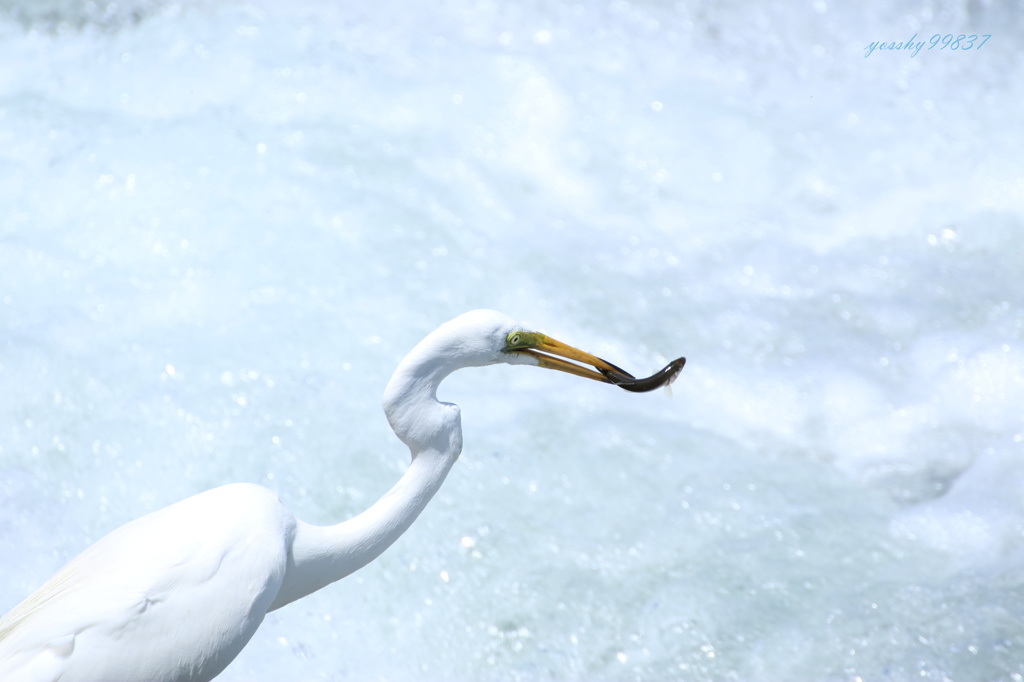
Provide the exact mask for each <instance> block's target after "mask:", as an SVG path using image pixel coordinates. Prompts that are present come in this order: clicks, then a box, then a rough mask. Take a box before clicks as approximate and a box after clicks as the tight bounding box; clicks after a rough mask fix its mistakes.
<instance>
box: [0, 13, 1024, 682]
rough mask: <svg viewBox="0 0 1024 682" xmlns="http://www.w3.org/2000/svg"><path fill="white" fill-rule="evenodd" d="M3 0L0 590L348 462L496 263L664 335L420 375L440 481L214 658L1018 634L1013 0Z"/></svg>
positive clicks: (1006, 671) (573, 323) (532, 307)
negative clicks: (763, 1)
mask: <svg viewBox="0 0 1024 682" xmlns="http://www.w3.org/2000/svg"><path fill="white" fill-rule="evenodd" d="M0 8H3V12H4V17H5V18H4V19H3V20H2V21H0V65H2V66H0V216H2V218H0V387H2V388H3V390H2V391H0V575H2V577H3V579H2V580H0V610H6V609H7V608H9V607H12V606H14V605H15V604H16V603H17V602H18V601H20V600H21V599H22V598H24V597H25V596H26V595H28V594H29V593H30V592H31V591H32V590H33V589H35V588H36V587H37V586H38V585H39V584H40V583H41V582H42V581H43V580H44V579H45V578H46V577H48V576H49V575H50V574H51V573H52V572H53V571H55V570H56V569H58V568H59V567H60V566H61V565H62V564H63V563H64V562H66V561H67V560H68V559H70V558H71V557H73V556H74V555H75V554H76V553H77V552H79V551H80V550H81V549H83V548H84V547H85V546H87V545H88V544H89V543H90V542H92V541H94V540H96V539H98V538H99V537H101V536H102V535H103V534H105V533H106V532H108V531H110V530H112V529H113V528H115V527H117V526H118V525H120V524H121V523H124V522H125V521H127V520H129V519H132V518H135V517H137V516H140V515H142V514H144V513H146V512H148V511H150V510H152V509H155V508H158V507H160V506H162V505H164V504H168V503H170V502H173V501H175V500H178V499H180V498H182V497H185V496H187V495H190V494H193V493H196V492H199V491H201V490H204V489H207V488H210V487H213V486H216V485H220V484H222V483H227V482H231V481H254V482H259V483H262V484H264V485H267V486H268V487H270V488H272V489H274V490H275V491H277V492H278V493H279V494H280V495H281V497H282V499H284V500H285V501H286V502H287V503H288V504H289V506H290V507H291V508H292V509H293V510H294V511H295V512H296V514H297V515H299V516H300V517H301V518H304V519H306V520H309V521H314V522H320V523H328V522H334V521H337V520H341V519H343V518H345V517H347V516H349V515H351V514H354V513H356V512H358V511H360V510H361V509H363V508H365V507H366V506H368V505H369V504H370V503H371V502H372V501H373V500H375V499H376V498H377V496H379V495H380V494H382V493H383V492H384V491H385V490H387V489H388V487H389V486H390V485H391V484H392V483H393V482H394V480H396V479H397V477H398V476H400V475H401V473H402V471H404V468H405V466H406V463H407V460H408V454H407V453H406V452H405V451H404V450H403V448H402V446H401V444H400V443H399V442H398V441H397V439H396V438H395V437H394V436H393V435H392V434H391V433H390V430H389V429H388V426H387V422H386V420H385V419H384V417H383V414H382V413H381V411H380V407H379V403H380V395H381V393H382V391H383V387H384V384H385V383H386V381H387V378H388V377H389V376H390V373H391V370H392V369H393V367H394V365H395V364H396V363H397V361H398V359H399V358H400V357H401V356H402V355H403V354H404V353H405V352H406V351H407V350H409V349H410V348H411V347H412V346H413V345H414V344H415V343H416V341H418V340H419V339H420V338H421V337H422V336H424V335H425V334H426V333H427V332H429V331H430V330H431V329H433V328H434V327H435V326H437V325H438V324H440V323H441V322H443V321H445V320H447V319H449V318H451V317H454V316H455V315H457V314H458V313H460V312H463V311H465V310H468V309H472V308H477V307H489V308H496V309H498V310H501V311H503V312H505V313H507V314H509V315H512V316H514V317H516V318H518V319H520V320H521V321H523V322H524V323H526V324H528V325H530V326H533V327H535V328H537V329H539V330H542V331H545V332H547V333H550V334H551V335H553V336H555V337H556V338H559V339H562V340H564V341H566V342H568V343H571V344H573V345H577V346H579V347H581V348H584V349H586V350H589V351H591V352H594V353H596V354H598V355H601V356H603V357H607V358H608V359H609V360H611V361H612V362H615V363H617V364H620V365H622V366H624V367H626V368H627V369H629V370H631V371H633V372H635V373H637V374H638V375H646V374H648V373H651V372H653V371H655V370H656V369H658V368H659V367H661V366H662V365H663V364H664V363H665V362H666V361H667V360H668V359H671V358H673V357H676V356H678V355H686V356H687V358H688V363H687V366H686V369H685V370H684V372H683V374H682V375H681V377H680V379H679V380H678V381H677V382H676V383H675V384H674V385H673V387H672V395H671V396H670V397H668V396H666V395H665V393H664V392H658V393H657V394H652V395H631V394H627V393H624V392H621V391H615V390H613V389H612V388H611V387H606V386H600V385H597V384H594V383H591V382H583V381H579V380H574V379H572V378H570V377H567V376H562V375H558V376H549V375H552V374H555V373H548V372H541V371H538V370H535V369H531V368H520V367H512V368H510V367H495V368H488V369H485V370H472V371H471V370H467V371H465V372H462V373H459V374H456V375H455V376H453V377H451V379H449V380H448V381H447V382H446V384H445V385H444V386H443V387H442V397H443V398H445V399H448V400H453V401H455V402H458V403H460V404H461V405H462V407H463V422H464V426H465V443H466V445H465V450H464V452H463V456H462V459H461V460H460V462H459V463H458V464H457V465H456V467H455V469H454V470H453V472H452V474H451V476H450V478H449V480H448V481H447V482H446V484H445V486H444V487H443V488H442V491H441V492H440V494H439V495H438V497H437V498H436V499H435V500H434V501H433V502H432V504H431V506H430V507H429V508H428V510H427V511H426V512H425V513H424V515H423V516H422V517H421V519H420V520H418V521H417V523H416V524H415V525H414V526H413V528H412V529H411V530H410V531H409V533H407V535H406V536H405V537H403V538H402V539H401V540H400V541H399V542H398V543H397V544H396V545H395V546H394V547H393V548H392V549H390V550H389V551H388V552H387V553H386V554H385V555H384V556H383V557H381V559H379V560H378V561H377V562H375V563H374V564H372V565H371V566H369V567H367V568H366V569H364V570H362V571H361V572H359V573H358V574H356V575H354V576H352V577H350V578H349V579H346V580H345V581H342V582H341V583H339V584H337V585H334V586H332V587H330V588H328V589H326V590H324V591H322V592H321V593H318V594H316V595H314V596H312V597H310V598H307V599H305V600H303V601H301V602H298V603H296V604H293V605H291V606H289V607H286V608H285V609H282V610H281V611H279V612H275V613H273V614H271V615H270V616H269V617H268V619H267V621H266V622H265V623H264V625H263V627H262V628H261V630H260V631H259V633H257V635H256V637H255V638H254V639H253V641H252V642H251V643H250V645H249V646H248V648H247V649H246V650H245V652H243V654H242V655H241V656H240V657H239V659H238V660H237V661H235V663H234V664H233V665H232V666H231V667H230V668H229V669H228V670H227V671H226V672H225V673H224V674H223V675H222V677H221V678H220V679H224V680H318V679H325V680H348V679H351V680H368V679H379V680H424V679H426V680H626V679H638V680H672V679H678V680H723V679H736V680H782V679H785V680H857V679H863V680H883V679H893V680H902V679H911V678H914V679H919V678H924V679H952V680H965V681H967V680H1017V679H1021V676H1022V675H1024V622H1022V620H1021V619H1022V617H1024V457H1022V456H1024V444H1022V441H1024V408H1022V406H1024V343H1022V326H1024V313H1022V309H1024V308H1022V306H1024V287H1022V286H1021V284H1020V281H1021V273H1022V272H1024V250H1022V248H1021V246H1020V241H1021V235H1022V234H1024V171H1022V165H1021V159H1024V136H1022V134H1021V127H1020V125H1021V121H1022V120H1024V91H1022V87H1024V86H1022V85H1021V83H1024V78H1022V68H1021V50H1020V48H1019V47H1018V46H1019V45H1021V44H1024V43H1022V40H1024V19H1022V17H1021V15H1020V13H1019V11H1017V10H1008V9H1003V8H1002V7H992V8H988V9H986V8H984V7H981V6H980V5H978V4H977V3H973V4H968V3H964V4H953V5H949V6H943V7H938V6H935V7H933V6H932V5H930V4H928V3H914V2H907V3H899V4H897V5H896V6H893V5H891V4H890V3H877V4H876V5H863V4H862V5H858V6H857V8H855V9H841V8H838V7H834V6H832V4H830V3H826V2H817V3H809V4H807V5H806V6H801V7H797V6H795V5H794V6H778V7H777V6H771V7H766V8H759V9H750V8H747V7H746V6H745V5H744V4H743V3H715V4H713V5H710V6H704V5H701V4H697V3H694V4H693V5H692V6H690V5H686V4H679V5H676V6H671V7H669V6H665V5H663V4H662V3H625V2H614V3H609V4H607V5H602V6H600V7H591V6H589V5H572V4H568V3H563V4H557V5H554V4H550V3H519V4H515V5H502V4H498V3H486V2H482V3H476V4H468V3H432V4H430V5H429V6H427V5H423V6H422V7H419V6H413V5H411V4H407V3H400V2H378V3H374V4H373V5H372V7H354V6H352V7H350V6H345V5H339V4H338V3H326V2H323V3H320V2H312V1H310V2H300V3H272V2H263V3H260V2H248V3H223V2H183V3H166V2H157V1H153V2H141V1H138V0H136V1H135V2H120V3H117V4H116V5H114V4H110V5H105V6H101V5H99V4H93V3H89V4H87V5H85V6H83V7H74V6H72V5H71V4H70V3H69V4H67V5H65V4H64V3H61V2H57V1H54V2H23V3H17V2H11V1H8V2H4V3H2V4H0ZM961 33H962V34H965V35H971V34H975V35H985V34H988V35H990V36H991V37H990V38H989V39H988V40H987V42H986V43H985V44H984V45H983V46H981V47H980V48H977V47H975V48H973V49H971V50H964V49H960V50H957V51H953V50H951V49H949V48H945V49H942V48H939V47H938V46H936V47H934V48H931V49H929V48H928V46H927V42H928V41H929V40H930V38H931V37H932V36H934V35H939V36H944V35H946V34H956V35H959V34H961ZM912 36H916V38H915V41H925V42H926V46H925V47H924V48H923V49H921V50H920V51H919V52H917V54H916V56H913V55H912V54H911V53H910V52H907V51H906V50H903V51H900V50H881V51H879V50H876V51H874V52H872V53H871V54H870V55H869V56H867V57H865V51H866V48H867V46H868V45H869V44H870V43H872V42H881V41H885V42H887V43H895V42H904V41H909V39H911V37H912ZM977 42H980V39H979V40H978V41H977ZM938 43H939V44H941V39H940V41H938ZM963 44H966V41H965V42H964V43H963Z"/></svg>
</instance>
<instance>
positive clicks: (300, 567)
mask: <svg viewBox="0 0 1024 682" xmlns="http://www.w3.org/2000/svg"><path fill="white" fill-rule="evenodd" d="M429 339H430V337H427V339H424V341H423V342H421V343H420V345H419V346H417V347H416V348H415V349H413V352H411V353H410V354H409V355H408V356H407V357H406V358H405V360H403V361H402V363H401V364H399V366H398V368H397V369H396V370H395V373H394V375H393V376H392V377H391V381H390V382H388V387H387V389H386V391H385V394H384V411H385V413H386V414H387V417H388V421H389V422H390V423H391V427H392V428H393V429H394V431H395V434H396V435H397V436H398V437H399V438H400V439H401V440H402V441H403V442H404V443H405V444H406V445H408V446H409V450H410V452H411V454H412V463H411V464H410V465H409V469H408V470H407V471H406V472H405V474H403V475H402V477H401V478H400V479H399V480H398V482H397V483H396V484H395V485H394V487H392V488H391V490H389V491H388V492H387V493H385V494H384V496H383V497H381V498H380V499H379V500H377V502H375V503H374V504H373V505H372V506H371V507H370V508H369V509H367V510H366V511H364V512H363V513H361V514H359V515H357V516H354V517H352V518H351V519H349V520H347V521H344V522H342V523H339V524H337V525H334V526H314V525H312V524H308V523H303V522H301V521H299V522H297V524H296V529H295V537H294V538H293V539H292V543H291V551H290V553H289V559H288V567H287V570H286V572H285V576H284V580H283V582H282V584H281V588H280V590H279V591H278V594H277V597H276V598H275V599H274V602H273V604H271V607H270V610H274V609H278V608H280V607H282V606H284V605H285V604H289V603H291V602H293V601H295V600H296V599H300V598H301V597H304V596H306V595H308V594H311V593H313V592H315V591H317V590H319V589H320V588H322V587H324V586H326V585H329V584H330V583H332V582H335V581H337V580H340V579H342V578H344V577H345V576H347V575H349V574H350V573H352V572H354V571H356V570H358V569H360V568H362V567H363V566H365V565H366V564H368V563H370V562H371V561H373V560H374V559H376V558H377V557H378V556H380V555H381V553H383V552H384V550H386V549H387V548H388V547H390V546H391V545H392V544H393V543H394V542H395V540H397V539H398V538H399V537H401V535H402V533H404V532H405V531H406V530H408V528H409V526H410V525H412V522H413V521H415V520H416V518H417V517H418V516H419V515H420V512H422V511H423V509H424V508H425V507H426V506H427V503H428V502H430V500H431V498H433V497H434V494H435V493H436V492H437V491H438V490H439V489H440V487H441V484H442V483H444V479H445V478H446V477H447V476H448V472H449V471H451V468H452V465H454V464H455V461H456V460H457V459H458V458H459V454H460V453H461V451H462V425H461V418H460V414H459V408H458V406H457V405H453V404H451V403H442V402H439V401H438V400H437V397H436V395H437V387H438V385H439V384H440V383H441V381H442V380H443V379H444V377H446V376H447V375H448V374H450V373H451V372H452V371H453V370H454V369H456V368H455V367H443V366H441V367H439V366H438V364H437V363H436V355H434V354H431V353H427V352H422V351H423V349H422V348H421V347H422V346H424V344H425V343H426V342H427V341H428V340H429ZM431 355H434V357H433V358H432V357H431ZM432 360H433V361H432Z"/></svg>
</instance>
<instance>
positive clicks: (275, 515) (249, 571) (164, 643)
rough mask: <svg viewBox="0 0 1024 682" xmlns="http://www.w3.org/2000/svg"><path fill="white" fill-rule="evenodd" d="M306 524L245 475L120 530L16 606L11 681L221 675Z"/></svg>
mask: <svg viewBox="0 0 1024 682" xmlns="http://www.w3.org/2000/svg"><path fill="white" fill-rule="evenodd" d="M296 527H297V522H296V519H295V517H294V516H292V515H291V513H290V512H289V511H288V510H287V509H286V508H285V507H284V505H283V504H281V501H280V500H278V499H277V496H276V495H274V493H272V492H271V491H269V490H267V489H266V488H263V487H260V486H257V485H251V484H245V483H236V484H232V485H226V486H223V487H221V488H215V489H213V490H209V491H206V492H204V493H200V494H199V495H195V496H193V497H190V498H188V499H185V500H182V501H181V502H178V503H177V504H173V505H171V506H169V507H165V508H164V509H161V510H159V511H156V512H153V513H152V514H148V515H146V516H143V517H141V518H138V519H136V520H134V521H132V522H130V523H128V524H126V525H124V526H122V527H120V528H118V529H117V530H115V531H113V532H112V533H110V534H109V535H107V536H106V537H104V538H103V539H101V540H100V541H98V542H97V543H96V544H94V545H92V546H91V547H89V548H88V549H87V550H85V551H84V552H83V553H82V554H80V555H79V556H78V557H76V558H75V559H74V560H72V561H71V563H69V564H68V565H67V566H65V567H64V568H63V569H62V570H61V571H60V572H59V573H57V575H55V576H54V577H53V578H52V579H50V581H49V582H47V583H46V584H45V585H44V586H43V587H42V588H41V589H40V590H39V591H38V592H37V593H36V595H35V597H34V598H30V599H29V600H28V601H26V602H24V603H23V604H22V605H21V606H19V607H17V608H16V609H15V610H14V611H12V612H11V613H10V614H8V617H13V618H11V622H10V624H9V629H8V630H6V631H2V632H0V638H2V640H0V642H2V645H0V651H2V652H3V658H0V679H2V680H4V682H15V681H18V682H21V681H22V680H24V682H44V681H49V680H58V679H59V680H60V681H61V682H103V681H104V680H109V681H110V682H115V680H152V681H153V682H164V681H166V682H178V681H184V680H209V679H212V678H213V677H214V676H215V675H217V674H218V673H220V672H221V671H222V670H223V669H224V668H225V667H226V666H227V665H228V663H230V662H231V661H232V660H233V659H234V658H235V656H237V655H238V652H240V651H241V650H242V647H243V646H245V644H246V642H248V641H249V639H250V638H251V637H252V635H253V633H255V632H256V628H257V627H259V624H260V623H261V622H262V621H263V617H264V615H265V614H266V613H267V611H268V610H269V608H270V605H271V603H272V602H273V600H274V598H275V597H276V596H277V594H278V591H279V589H280V586H281V583H282V581H283V580H284V576H285V572H286V570H287V565H288V554H289V550H290V544H291V541H292V539H293V538H294V537H295V534H296ZM6 620H7V619H6V618H5V623H4V625H7V622H6ZM115 644H116V650H115V649H114V645H115ZM115 651H116V653H115ZM182 652H188V654H187V656H183V655H182ZM111 657H116V661H112V660H111ZM112 665H116V676H111V675H112V672H111V666H112Z"/></svg>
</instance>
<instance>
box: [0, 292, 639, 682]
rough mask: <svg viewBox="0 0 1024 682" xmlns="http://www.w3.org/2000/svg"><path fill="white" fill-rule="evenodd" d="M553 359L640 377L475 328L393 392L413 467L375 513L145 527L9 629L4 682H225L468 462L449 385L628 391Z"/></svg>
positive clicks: (221, 512) (397, 423)
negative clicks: (269, 634)
mask: <svg viewBox="0 0 1024 682" xmlns="http://www.w3.org/2000/svg"><path fill="white" fill-rule="evenodd" d="M547 353H551V354H554V355H560V356H562V357H568V358H572V359H574V360H577V361H579V362H586V363H588V364H590V365H592V366H594V367H597V368H598V369H599V370H600V371H602V372H603V371H604V370H610V371H612V372H614V373H615V374H614V377H616V378H619V379H624V378H625V377H626V376H628V375H625V374H623V373H622V371H621V370H619V369H618V368H616V367H615V366H614V365H609V364H608V363H606V362H605V361H603V360H601V359H600V358H596V357H594V356H592V355H589V354H586V353H583V352H581V351H578V350H576V349H574V348H572V347H570V346H565V344H561V343H560V342H557V341H555V340H554V339H550V338H548V337H545V336H544V335H542V334H537V333H535V332H528V331H525V330H523V329H522V327H520V326H519V325H517V324H516V323H514V322H513V321H512V320H510V319H509V318H507V317H505V316H504V315H501V314H500V313H495V312H493V311H475V312H471V313H466V314H465V315H461V316H459V317H457V318H455V319H454V320H452V321H451V322H448V323H446V324H445V325H442V326H441V327H439V328H438V329H437V330H436V331H434V332H433V333H432V334H430V335H429V336H427V337H426V338H425V339H424V340H423V341H421V342H420V343H419V344H418V345H417V346H416V347H415V348H414V349H413V350H412V351H411V352H410V353H409V355H407V356H406V358H405V359H404V360H403V361H402V362H401V363H400V364H399V366H398V368H397V369H396V370H395V373H394V375H393V376H392V378H391V381H390V382H389V383H388V386H387V389H386V390H385V394H384V411H385V413H386V414H387V417H388V420H389V422H390V423H391V426H392V428H393V429H394V430H395V433H396V434H397V435H398V436H399V438H401V440H402V441H403V442H404V443H405V444H406V445H408V446H409V449H410V451H411V453H412V463H411V465H410V467H409V469H408V470H407V471H406V473H405V474H404V475H403V476H402V477H401V479H399V481H398V482H397V483H396V484H395V486H394V487H393V488H392V489H391V490H390V491H389V492H387V493H386V494H385V495H384V496H383V497H382V498H381V499H380V500H378V501H377V502H376V503H374V504H373V505H372V506H371V507H370V508H369V509H367V510H366V511H364V512H363V513H361V514H359V515H357V516H355V517H353V518H351V519H349V520H347V521H344V522H342V523H340V524H337V525H334V526H314V525H311V524H307V523H304V522H302V521H299V520H298V519H296V518H295V517H294V516H293V515H292V513H291V512H290V511H288V509H287V508H285V506H284V505H283V504H282V503H281V501H280V500H279V499H278V497H277V495H276V494H275V493H273V492H272V491H270V490H268V489H266V488H263V487H261V486H258V485H253V484H247V483H236V484H231V485H226V486H223V487H220V488H215V489H213V490H209V491H206V492H204V493H200V494H198V495H195V496H193V497H190V498H187V499H185V500H182V501H181V502H178V503H177V504H173V505H171V506H169V507H165V508H164V509H161V510H159V511H155V512H153V513H151V514H148V515H146V516H143V517H141V518H138V519H136V520H134V521H131V522H129V523H127V524H125V525H124V526H122V527H120V528H118V529H117V530H115V531H113V532H112V533H110V534H109V535H107V536H106V537H104V538H102V539H101V540H99V541H98V542H97V543H95V544H94V545H92V546H91V547H89V548H88V549H86V550H85V551H84V552H82V554H80V555H79V556H78V557H76V558H75V559H73V560H72V561H71V562H70V563H69V564H68V565H67V566H65V567H64V568H63V569H61V570H60V571H59V572H58V573H57V574H56V575H55V576H54V577H53V578H51V579H50V580H49V581H48V582H46V583H45V584H44V585H43V586H42V587H40V588H39V590H37V591H36V592H35V593H34V594H33V595H32V596H30V597H29V598H28V599H26V600H25V601H24V602H22V603H21V604H19V605H18V606H16V607H15V608H14V609H12V610H11V611H10V612H9V613H7V614H6V615H5V616H3V618H0V681H2V682H58V681H59V682H206V681H207V680H210V679H212V678H214V677H215V676H217V675H218V674H219V673H220V672H221V671H222V670H224V668H225V667H227V665H228V664H229V663H230V662H231V661H232V660H234V658H235V656H237V655H238V653H239V652H240V651H241V650H242V648H243V647H244V646H245V645H246V643H247V642H248V641H249V639H250V638H251V637H252V635H253V633H255V632H256V629H257V628H258V627H259V625H260V623H261V622H263V618H264V617H265V616H266V614H267V613H268V612H270V611H273V610H274V609H277V608H280V607H282V606H284V605H286V604H289V603H291V602H292V601H295V600H296V599H299V598H301V597H304V596H306V595H308V594H310V593H312V592H314V591H316V590H318V589H320V588H322V587H324V586H326V585H328V584H330V583H332V582H334V581H336V580H339V579H341V578H343V577H345V576H347V575H349V574H350V573H352V572H353V571H355V570H358V569H359V568H361V567H363V566H365V565H366V564H368V563H369V562H371V561H372V560H373V559H375V558H376V557H377V556H379V555H380V554H381V553H382V552H383V551H384V550H385V549H387V547H389V546H390V545H391V544H392V543H393V542H394V541H395V540H397V539H398V538H399V537H400V536H401V535H402V533H404V532H405V531H406V529H408V528H409V526H410V525H411V524H412V522H413V521H414V520H415V519H416V517H417V516H418V515H419V514H420V512H421V511H422V510H423V509H424V508H425V507H426V505H427V503H428V502H429V501H430V499H431V498H432V497H433V495H434V494H435V493H436V492H437V490H438V489H439V488H440V486H441V484H442V483H443V482H444V479H445V477H446V476H447V475H448V472H449V471H450V469H451V467H452V466H453V465H454V463H455V461H456V460H457V459H458V457H459V454H460V452H461V451H462V428H461V423H460V416H459V408H458V407H457V406H456V405H452V404H450V403H443V402H439V401H438V400H437V393H436V392H437V387H438V384H440V382H441V381H442V380H443V379H444V378H445V377H446V376H447V375H448V374H450V373H451V372H453V371H454V370H456V369H459V368H460V367H469V366H480V365H487V364H494V363H498V362H506V363H510V364H530V365H540V366H542V367H548V368H552V369H560V370H563V371H567V372H570V373H573V374H577V375H580V376H585V377H588V378H592V379H597V380H599V381H606V382H609V383H616V381H612V380H610V379H608V378H607V377H608V375H607V374H601V373H598V372H595V371H593V370H590V369H587V368H584V367H582V366H581V365H577V364H572V363H568V362H566V361H564V360H560V359H559V358H556V357H552V356H551V355H548V354H547Z"/></svg>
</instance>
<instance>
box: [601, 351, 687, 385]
mask: <svg viewBox="0 0 1024 682" xmlns="http://www.w3.org/2000/svg"><path fill="white" fill-rule="evenodd" d="M685 364H686V358H678V359H676V360H673V361H672V362H670V363H668V364H667V365H665V368H664V369H662V370H661V371H660V372H657V373H656V374H652V375H651V376H649V377H647V378H646V379H637V378H635V377H632V376H630V375H629V374H627V373H620V372H613V371H611V370H609V369H602V370H601V374H603V375H604V378H605V379H607V380H608V381H609V382H610V383H613V384H615V385H616V386H618V387H619V388H621V389H624V390H626V391H632V392H634V393H646V392H647V391H653V390H654V389H656V388H661V387H662V386H668V385H669V384H671V383H672V382H673V381H675V380H676V377H677V376H679V372H681V371H682V370H683V365H685Z"/></svg>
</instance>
